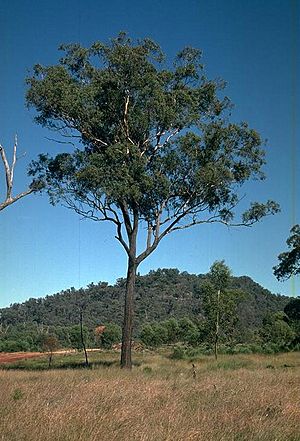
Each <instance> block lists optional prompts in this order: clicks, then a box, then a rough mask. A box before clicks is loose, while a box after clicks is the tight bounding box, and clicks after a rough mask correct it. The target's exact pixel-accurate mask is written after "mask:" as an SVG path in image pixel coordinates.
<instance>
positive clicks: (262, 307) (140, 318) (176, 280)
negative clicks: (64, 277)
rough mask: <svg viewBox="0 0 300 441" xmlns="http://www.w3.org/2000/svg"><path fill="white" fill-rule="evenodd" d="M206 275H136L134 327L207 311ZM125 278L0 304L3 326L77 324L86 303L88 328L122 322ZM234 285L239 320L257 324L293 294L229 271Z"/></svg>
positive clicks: (166, 272)
mask: <svg viewBox="0 0 300 441" xmlns="http://www.w3.org/2000/svg"><path fill="white" fill-rule="evenodd" d="M205 280H206V276H205V275H194V274H189V273H187V272H179V270H177V269H158V270H157V271H150V272H149V274H147V275H145V276H138V278H137V284H136V292H137V293H136V312H135V329H136V330H138V329H139V328H140V327H141V326H142V325H143V324H144V323H147V322H152V321H162V320H165V319H167V318H169V317H170V316H172V317H175V318H177V319H178V318H182V317H191V318H192V317H195V318H200V317H201V316H203V314H204V312H203V308H202V297H203V292H202V287H203V284H204V282H205ZM124 286H125V279H119V280H118V281H117V282H116V284H115V285H113V286H111V285H108V284H107V283H106V282H99V283H98V284H94V283H91V284H90V285H88V287H87V288H85V289H79V290H76V289H75V288H70V289H67V290H65V291H61V292H60V293H57V294H54V295H48V296H46V297H45V298H38V299H35V298H31V299H29V300H27V301H26V302H24V303H15V304H13V305H11V306H10V307H9V308H2V309H0V314H1V323H2V325H4V326H7V325H11V326H13V325H17V324H20V323H36V324H40V325H46V326H69V325H75V324H78V306H79V305H82V304H84V306H85V313H84V317H85V318H84V320H85V325H86V326H87V327H88V328H94V327H95V326H97V325H99V324H101V323H106V322H114V323H117V324H119V325H121V324H122V319H123V300H124ZM230 288H232V289H235V290H239V291H241V292H243V293H244V296H243V298H242V299H241V302H240V304H239V317H240V322H241V323H240V326H241V327H245V328H255V327H259V326H260V325H261V324H262V320H263V318H264V317H265V316H266V315H267V314H268V313H272V312H276V311H282V310H283V309H284V306H285V305H286V304H287V303H288V301H289V298H288V297H286V296H281V295H274V294H272V293H271V292H270V291H268V290H267V289H264V288H263V287H262V286H260V285H259V284H258V283H256V282H254V281H253V280H252V279H251V278H250V277H246V276H243V277H231V280H230Z"/></svg>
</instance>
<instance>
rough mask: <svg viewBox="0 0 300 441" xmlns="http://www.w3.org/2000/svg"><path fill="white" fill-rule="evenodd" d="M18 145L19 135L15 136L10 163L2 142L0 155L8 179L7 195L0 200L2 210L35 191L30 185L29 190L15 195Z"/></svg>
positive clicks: (6, 179)
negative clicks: (14, 185) (14, 184)
mask: <svg viewBox="0 0 300 441" xmlns="http://www.w3.org/2000/svg"><path fill="white" fill-rule="evenodd" d="M17 146H18V139H17V135H16V136H15V143H14V148H13V157H12V162H11V164H9V162H8V160H7V156H6V153H5V149H4V147H3V146H2V145H1V144H0V156H1V159H2V162H3V166H4V171H5V181H6V196H5V199H4V201H3V202H0V211H1V210H4V208H6V207H8V206H9V205H11V204H13V203H14V202H16V201H18V200H19V199H21V198H23V197H24V196H27V195H28V194H30V193H33V191H34V188H33V187H29V188H28V189H27V190H25V191H23V192H22V193H19V194H17V195H16V196H13V194H12V193H13V183H14V171H15V166H16V163H17V159H18V158H17Z"/></svg>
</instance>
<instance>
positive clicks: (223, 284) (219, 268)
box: [204, 260, 231, 360]
mask: <svg viewBox="0 0 300 441" xmlns="http://www.w3.org/2000/svg"><path fill="white" fill-rule="evenodd" d="M208 277H209V279H210V282H211V285H212V288H213V289H212V290H211V291H212V292H211V293H208V295H206V296H205V297H204V310H205V312H206V314H207V317H208V318H209V320H208V321H209V322H214V323H211V325H212V328H213V330H214V353H215V358H216V360H217V359H218V343H219V332H220V315H221V314H223V315H224V312H225V311H224V309H225V308H224V306H225V305H224V303H225V304H226V299H225V302H224V299H223V298H222V301H221V293H222V294H225V296H226V288H227V286H228V282H229V278H230V269H229V268H228V266H227V265H225V263H224V260H222V261H220V262H218V261H216V262H214V263H213V265H212V266H211V268H210V271H209V273H208ZM228 300H229V297H228ZM226 309H227V310H228V307H227V308H226ZM226 312H227V314H228V311H226ZM230 312H231V311H230Z"/></svg>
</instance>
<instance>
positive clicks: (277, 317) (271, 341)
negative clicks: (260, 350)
mask: <svg viewBox="0 0 300 441" xmlns="http://www.w3.org/2000/svg"><path fill="white" fill-rule="evenodd" d="M261 338H262V341H263V342H264V343H266V344H268V345H270V349H271V350H274V351H275V352H276V349H283V348H288V347H289V346H291V344H292V342H293V340H294V338H295V332H294V331H293V329H292V328H291V327H290V326H289V325H288V323H287V316H286V315H285V314H284V312H278V313H275V314H269V315H268V316H266V317H265V319H264V322H263V327H262V329H261ZM272 345H274V346H272Z"/></svg>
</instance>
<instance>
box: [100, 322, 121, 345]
mask: <svg viewBox="0 0 300 441" xmlns="http://www.w3.org/2000/svg"><path fill="white" fill-rule="evenodd" d="M121 336H122V331H121V328H120V326H119V325H116V324H115V323H108V324H107V325H105V330H104V331H103V333H102V334H101V337H100V344H101V346H102V347H103V348H105V349H111V347H112V345H113V344H115V343H119V342H120V340H121Z"/></svg>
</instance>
